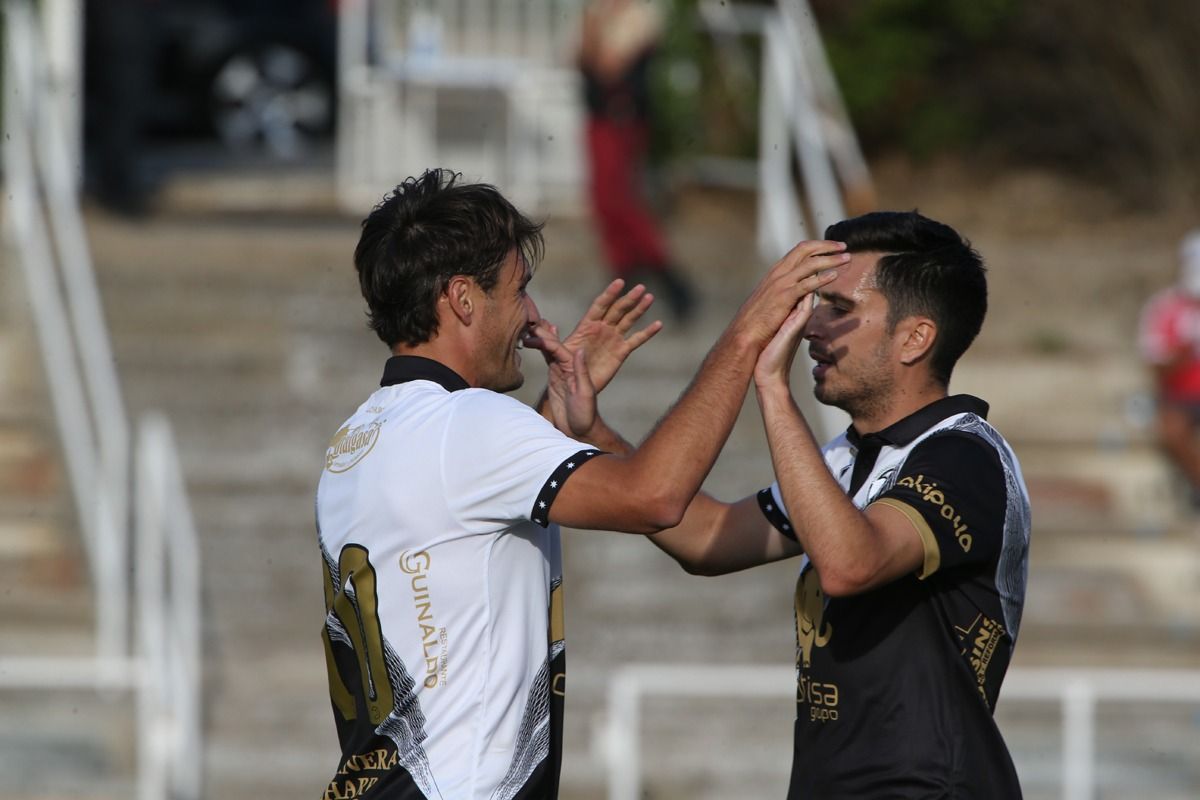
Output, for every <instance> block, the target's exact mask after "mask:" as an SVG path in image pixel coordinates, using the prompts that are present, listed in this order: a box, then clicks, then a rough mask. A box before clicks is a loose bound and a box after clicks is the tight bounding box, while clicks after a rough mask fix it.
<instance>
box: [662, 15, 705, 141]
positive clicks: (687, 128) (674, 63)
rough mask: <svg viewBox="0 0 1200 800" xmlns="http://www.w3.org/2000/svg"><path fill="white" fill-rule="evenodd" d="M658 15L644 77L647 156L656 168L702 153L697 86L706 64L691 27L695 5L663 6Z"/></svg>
mask: <svg viewBox="0 0 1200 800" xmlns="http://www.w3.org/2000/svg"><path fill="white" fill-rule="evenodd" d="M663 9H664V12H665V13H664V16H665V19H666V26H665V30H664V35H663V38H662V40H661V42H660V43H659V47H658V50H657V52H656V54H655V57H654V63H653V65H652V67H651V73H650V82H651V83H650V85H651V89H650V91H651V100H652V103H653V106H652V117H651V131H650V155H651V158H652V160H654V161H656V162H666V161H670V160H671V159H674V158H678V157H682V156H686V155H690V154H694V153H696V152H699V151H701V150H702V149H703V142H702V132H703V130H704V127H705V126H704V115H703V102H702V96H701V90H700V86H701V81H702V80H703V78H704V71H705V67H706V65H707V64H708V63H709V61H710V54H709V52H708V43H707V42H706V41H705V39H704V34H703V32H702V31H700V30H698V29H697V26H696V24H695V14H696V2H695V0H667V1H666V2H664V3H663Z"/></svg>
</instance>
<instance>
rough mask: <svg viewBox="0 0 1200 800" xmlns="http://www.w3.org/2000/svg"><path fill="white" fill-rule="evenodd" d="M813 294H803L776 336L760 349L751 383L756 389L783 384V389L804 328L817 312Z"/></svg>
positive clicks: (802, 336) (815, 298)
mask: <svg viewBox="0 0 1200 800" xmlns="http://www.w3.org/2000/svg"><path fill="white" fill-rule="evenodd" d="M816 304H817V295H816V293H815V292H814V293H811V294H806V295H805V296H804V297H802V298H800V302H799V303H797V304H796V305H795V307H794V308H793V309H792V311H791V313H789V314H788V315H787V318H785V319H784V320H783V324H782V325H781V326H780V327H779V330H778V331H777V332H776V333H775V336H774V337H773V338H772V339H771V341H769V342H768V343H767V346H766V347H764V348H763V351H762V353H760V354H759V356H758V361H757V362H756V363H755V365H754V382H755V383H756V384H758V385H759V386H763V385H765V384H766V383H767V382H769V381H773V380H774V381H782V382H783V383H784V384H785V385H786V384H787V382H788V378H789V376H790V375H791V372H792V362H793V361H794V360H795V358H796V350H797V349H799V347H800V342H801V341H802V340H803V339H804V328H805V326H806V325H808V320H809V318H810V317H812V314H813V311H814V310H815V309H816Z"/></svg>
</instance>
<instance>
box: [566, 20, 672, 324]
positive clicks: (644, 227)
mask: <svg viewBox="0 0 1200 800" xmlns="http://www.w3.org/2000/svg"><path fill="white" fill-rule="evenodd" d="M662 26H663V19H662V14H661V12H660V11H659V9H658V7H657V5H655V4H654V3H653V2H649V1H648V0H591V2H589V3H588V4H587V5H586V6H585V8H584V12H583V29H582V32H581V36H580V42H579V52H578V63H579V70H580V72H581V74H582V76H583V86H584V101H585V107H586V109H587V156H588V167H589V172H590V193H591V204H592V211H593V214H594V216H595V219H596V224H597V227H598V229H599V234H600V241H601V244H602V247H603V249H604V255H605V258H606V260H607V262H608V266H609V269H610V270H611V271H612V273H613V275H614V276H616V277H619V278H627V279H629V280H631V281H644V282H646V283H648V284H650V285H651V286H653V287H655V288H658V289H661V292H662V295H663V296H664V297H665V299H666V301H667V303H668V305H669V306H670V307H671V311H672V312H674V314H675V316H676V318H677V319H679V320H687V319H688V318H689V317H690V316H691V314H692V311H693V308H694V306H695V293H694V291H693V288H692V286H691V284H690V282H689V281H688V279H687V278H686V276H684V275H683V273H682V272H681V271H680V270H679V268H678V267H677V266H675V265H674V264H673V263H672V259H671V256H670V253H669V252H668V246H667V241H666V236H665V235H664V233H663V231H662V228H661V227H660V225H659V223H658V221H657V220H656V219H655V216H654V214H653V212H652V211H651V209H650V203H649V201H648V199H647V197H646V187H645V182H646V174H645V166H646V158H647V153H648V149H649V137H650V114H651V97H650V94H651V92H650V67H651V63H652V61H653V59H654V55H655V51H656V49H657V47H658V42H659V39H660V36H661V35H662Z"/></svg>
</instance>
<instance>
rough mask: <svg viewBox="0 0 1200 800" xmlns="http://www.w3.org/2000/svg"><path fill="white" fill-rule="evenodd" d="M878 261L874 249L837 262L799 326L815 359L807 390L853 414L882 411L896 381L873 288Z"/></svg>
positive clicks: (881, 301) (882, 309) (883, 307)
mask: <svg viewBox="0 0 1200 800" xmlns="http://www.w3.org/2000/svg"><path fill="white" fill-rule="evenodd" d="M878 261H879V253H854V254H852V255H851V256H850V262H849V263H848V264H846V265H845V266H841V267H838V277H837V278H836V279H835V280H834V281H833V282H832V283H829V284H826V285H825V286H824V287H823V288H822V289H821V301H820V303H819V304H818V305H817V308H816V309H815V310H814V312H813V315H812V317H811V318H810V319H809V321H808V325H807V327H806V328H805V331H804V336H805V338H806V339H808V342H809V345H808V352H809V355H811V356H812V358H813V361H815V362H816V366H814V367H813V371H812V374H813V381H814V382H815V385H814V387H813V394H815V395H816V398H817V399H818V400H820V401H821V402H822V403H825V404H826V405H831V406H837V407H838V408H840V409H843V410H844V411H846V412H847V413H848V414H850V416H851V418H852V419H855V420H858V419H869V418H871V417H874V416H876V415H878V414H880V413H885V412H886V411H887V409H886V406H887V405H888V404H889V403H890V402H891V395H892V390H893V388H894V387H895V383H896V377H895V368H896V363H897V361H896V357H895V355H894V353H893V342H892V338H893V337H892V335H891V334H890V333H889V331H888V329H887V328H888V326H887V314H888V302H887V298H885V297H884V296H883V294H882V293H881V292H880V291H879V290H878V289H877V288H875V265H876V263H878Z"/></svg>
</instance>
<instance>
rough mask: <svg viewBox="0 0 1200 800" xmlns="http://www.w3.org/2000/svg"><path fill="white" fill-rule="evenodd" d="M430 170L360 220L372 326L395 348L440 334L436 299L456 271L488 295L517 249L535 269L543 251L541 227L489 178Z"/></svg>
mask: <svg viewBox="0 0 1200 800" xmlns="http://www.w3.org/2000/svg"><path fill="white" fill-rule="evenodd" d="M461 178H462V175H460V174H459V173H456V172H451V171H449V170H445V169H430V170H426V171H425V172H424V173H422V174H421V175H420V176H419V177H414V178H408V179H407V180H405V181H404V182H403V183H401V184H400V185H399V186H397V187H396V188H395V190H393V191H392V192H391V193H389V194H388V195H387V196H386V197H384V199H383V201H382V202H380V203H379V205H377V206H375V208H374V209H373V210H372V211H371V213H370V214H369V215H368V216H367V218H366V219H364V220H363V223H362V235H361V236H360V237H359V240H358V246H357V247H356V248H355V249H354V267H355V269H357V270H358V283H359V287H360V288H361V289H362V295H363V298H364V299H365V300H366V301H367V309H368V321H369V325H370V327H371V330H373V331H375V333H376V334H377V335H378V336H379V338H380V339H382V340H383V341H384V343H385V344H387V346H388V347H394V346H395V345H397V344H400V343H403V344H406V345H417V344H421V343H423V342H427V341H429V340H430V339H432V338H433V337H434V335H435V334H436V333H437V325H438V322H437V302H438V297H439V296H440V295H441V294H442V292H443V291H445V288H446V286H447V284H448V283H449V281H450V279H451V278H452V277H454V276H455V275H467V276H469V277H471V278H473V279H474V280H475V282H476V283H478V284H479V286H480V288H482V289H483V290H484V291H485V292H488V293H490V292H491V291H492V288H493V287H494V286H495V285H496V281H497V279H498V277H499V274H500V270H501V267H502V266H503V264H504V260H505V259H506V258H507V257H508V254H509V253H511V252H512V251H513V250H516V251H517V252H518V254H519V255H520V257H521V258H522V259H523V260H524V262H525V263H526V264H527V265H528V266H529V268H530V269H531V270H532V269H534V268H535V267H536V266H537V263H538V262H539V261H540V260H541V257H542V252H543V240H542V224H541V223H535V222H532V221H531V220H529V219H528V218H527V217H525V216H524V215H523V214H521V212H519V211H517V209H516V208H515V207H514V206H513V205H512V203H510V202H509V201H508V200H507V199H505V198H504V196H503V195H501V194H500V192H499V191H497V189H496V187H494V186H490V185H488V184H485V183H460V182H459V181H460V180H461Z"/></svg>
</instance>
